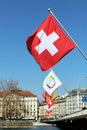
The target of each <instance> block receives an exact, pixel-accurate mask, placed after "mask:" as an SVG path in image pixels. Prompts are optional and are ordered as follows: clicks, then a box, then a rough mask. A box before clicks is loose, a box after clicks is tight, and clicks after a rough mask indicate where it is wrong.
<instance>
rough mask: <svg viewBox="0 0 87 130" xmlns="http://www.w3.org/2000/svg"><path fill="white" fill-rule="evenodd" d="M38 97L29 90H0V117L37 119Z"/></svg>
mask: <svg viewBox="0 0 87 130" xmlns="http://www.w3.org/2000/svg"><path fill="white" fill-rule="evenodd" d="M38 103H39V102H38V99H37V96H36V95H34V94H32V93H31V92H30V91H24V90H17V91H11V92H0V117H1V118H5V119H30V120H31V119H33V120H37V119H38Z"/></svg>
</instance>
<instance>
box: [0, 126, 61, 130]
mask: <svg viewBox="0 0 87 130" xmlns="http://www.w3.org/2000/svg"><path fill="white" fill-rule="evenodd" d="M0 130H62V129H59V128H57V127H55V126H35V127H34V128H5V129H4V128H0Z"/></svg>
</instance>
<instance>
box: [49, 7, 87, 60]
mask: <svg viewBox="0 0 87 130" xmlns="http://www.w3.org/2000/svg"><path fill="white" fill-rule="evenodd" d="M48 11H49V12H50V13H51V15H52V16H53V17H54V19H55V20H56V21H57V23H58V24H59V26H60V27H61V29H62V30H63V31H64V32H65V34H66V35H67V36H68V37H69V38H70V39H71V40H72V41H73V42H74V44H75V45H76V47H77V49H78V50H79V52H80V53H81V54H82V55H83V57H84V58H85V59H86V60H87V56H86V55H85V54H84V52H83V51H82V50H81V48H80V47H79V46H78V44H77V43H76V42H75V40H74V39H73V38H72V37H71V36H70V34H69V33H68V32H67V31H66V29H65V28H64V27H63V25H62V24H61V23H60V21H59V20H58V19H57V17H56V16H55V15H54V13H53V12H52V10H51V9H50V8H48Z"/></svg>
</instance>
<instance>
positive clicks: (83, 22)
mask: <svg viewBox="0 0 87 130" xmlns="http://www.w3.org/2000/svg"><path fill="white" fill-rule="evenodd" d="M48 8H51V10H52V11H53V13H54V14H55V15H56V17H57V18H58V19H59V20H60V22H61V23H62V25H63V26H64V27H65V28H66V30H67V31H68V33H69V34H70V35H71V36H72V38H73V39H74V40H75V41H76V43H77V44H78V45H79V46H80V48H81V49H82V50H83V52H84V53H85V54H87V36H86V35H87V0H83V1H82V0H43V1H41V0H0V79H6V80H10V79H12V80H18V82H19V85H18V86H19V87H20V88H21V89H24V90H30V91H31V92H32V93H34V94H36V95H37V96H38V97H39V98H40V99H41V98H42V92H43V91H44V89H43V87H42V83H43V80H44V79H45V77H46V76H47V74H48V73H49V71H46V72H43V71H42V70H41V69H40V67H39V65H38V64H37V63H36V61H35V60H34V59H33V57H32V56H31V55H30V54H29V53H28V51H27V48H26V42H25V41H26V38H27V37H28V36H30V35H31V34H32V33H33V32H34V31H35V30H36V28H37V27H38V26H39V25H40V24H41V23H42V22H43V20H44V19H45V18H46V17H47V16H48V15H49V12H48ZM52 69H53V71H54V72H55V73H56V75H57V76H58V78H59V79H60V80H61V82H62V83H63V84H64V86H65V87H66V89H67V90H69V91H70V90H72V89H74V88H75V87H77V84H79V86H80V87H84V86H87V78H85V77H87V60H85V59H84V57H83V56H82V55H81V54H80V52H79V51H78V49H77V48H75V49H74V50H72V51H71V52H70V53H68V54H67V55H66V56H65V57H64V58H62V60H61V61H59V62H58V63H57V64H56V65H55V66H54V67H53V68H52ZM60 93H66V91H65V90H64V89H63V87H62V86H61V87H60V88H59V89H57V95H60Z"/></svg>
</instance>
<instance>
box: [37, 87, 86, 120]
mask: <svg viewBox="0 0 87 130" xmlns="http://www.w3.org/2000/svg"><path fill="white" fill-rule="evenodd" d="M86 97H87V88H78V89H73V90H72V91H70V92H69V93H68V94H65V95H63V96H59V97H57V99H56V104H55V105H54V106H53V108H52V113H51V114H50V116H49V118H50V117H52V118H53V119H55V118H61V117H64V116H66V115H69V114H72V113H74V112H76V111H80V110H82V109H84V108H87V98H86ZM83 98H85V99H86V100H83ZM45 107H46V104H45V103H42V104H41V105H40V106H39V117H40V119H41V118H46V109H45Z"/></svg>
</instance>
